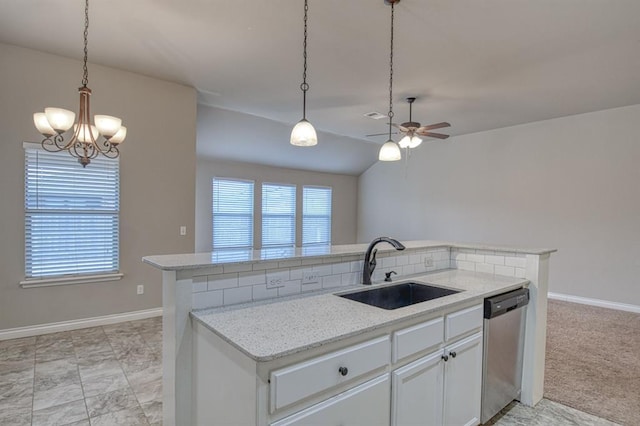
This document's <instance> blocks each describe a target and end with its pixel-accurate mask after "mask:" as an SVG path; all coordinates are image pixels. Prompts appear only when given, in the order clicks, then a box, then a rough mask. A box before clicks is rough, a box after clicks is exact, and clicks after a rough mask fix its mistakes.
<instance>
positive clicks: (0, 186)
mask: <svg viewBox="0 0 640 426" xmlns="http://www.w3.org/2000/svg"><path fill="white" fill-rule="evenodd" d="M81 77H82V63H81V62H80V61H76V60H71V59H67V58H63V57H60V56H55V55H50V54H45V53H41V52H38V51H35V50H29V49H23V48H19V47H15V46H9V45H4V44H0V93H2V97H1V99H0V128H1V129H2V136H3V138H2V155H1V156H0V200H1V202H0V228H1V229H2V235H1V238H0V330H4V329H10V328H16V327H26V326H31V325H36V324H44V323H55V322H61V321H69V320H77V319H82V318H89V317H97V316H103V315H111V314H117V313H124V312H131V311H138V310H144V309H151V308H157V307H160V306H161V305H162V286H161V274H160V272H159V271H157V270H155V269H154V268H151V267H149V266H148V265H143V263H142V257H143V256H146V255H152V254H169V253H186V252H193V247H194V233H193V230H194V216H195V211H194V205H195V191H194V188H195V142H196V93H195V91H194V90H193V89H192V88H189V87H186V86H182V85H178V84H175V83H170V82H166V81H162V80H158V79H153V78H150V77H145V76H142V75H138V74H133V73H130V72H126V71H120V70H116V69H113V68H106V67H102V66H98V65H94V64H89V87H90V88H91V89H92V91H93V96H92V98H91V109H92V111H91V112H92V114H109V115H115V116H118V117H121V118H122V119H123V123H124V124H125V125H126V126H127V129H128V134H127V139H126V140H125V142H124V143H123V145H122V148H121V157H120V187H121V195H120V204H121V209H120V269H121V272H123V273H124V278H123V279H122V280H120V281H111V282H101V283H93V284H76V285H65V286H56V287H44V288H33V289H22V288H20V287H19V285H18V283H19V282H20V281H21V280H23V279H24V150H23V148H22V142H23V141H30V142H39V141H40V140H41V139H42V137H41V136H40V135H39V134H38V132H37V131H36V129H35V127H34V126H33V119H32V115H33V113H34V112H38V111H42V110H43V109H44V108H45V107H46V106H59V107H63V108H67V109H70V110H72V111H75V112H76V113H77V109H78V93H77V88H78V87H79V86H80V80H81ZM89 167H90V166H89ZM180 225H186V226H187V229H188V235H187V236H186V237H181V236H180V235H179V227H180ZM138 284H144V286H145V293H144V294H143V295H140V296H137V295H136V286H137V285H138Z"/></svg>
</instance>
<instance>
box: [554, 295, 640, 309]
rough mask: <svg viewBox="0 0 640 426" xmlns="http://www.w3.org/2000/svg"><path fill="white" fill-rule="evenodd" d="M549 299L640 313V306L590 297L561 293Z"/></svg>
mask: <svg viewBox="0 0 640 426" xmlns="http://www.w3.org/2000/svg"><path fill="white" fill-rule="evenodd" d="M548 297H549V299H555V300H562V301H564V302H573V303H580V304H581V305H591V306H599V307H601V308H609V309H617V310H618V311H627V312H635V313H640V306H637V305H629V304H627V303H618V302H610V301H608V300H601V299H590V298H588V297H580V296H572V295H570V294H560V293H549V294H548Z"/></svg>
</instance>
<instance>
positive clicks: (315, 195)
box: [302, 186, 331, 246]
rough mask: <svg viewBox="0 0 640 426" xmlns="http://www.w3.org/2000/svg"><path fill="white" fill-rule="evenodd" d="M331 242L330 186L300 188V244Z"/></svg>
mask: <svg viewBox="0 0 640 426" xmlns="http://www.w3.org/2000/svg"><path fill="white" fill-rule="evenodd" d="M313 244H331V188H328V187H318V186H305V187H303V188H302V245H303V246H308V245H313Z"/></svg>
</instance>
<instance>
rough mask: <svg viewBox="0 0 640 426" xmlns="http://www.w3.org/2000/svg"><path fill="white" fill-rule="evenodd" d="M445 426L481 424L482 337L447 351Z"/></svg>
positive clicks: (465, 340) (451, 347)
mask: <svg viewBox="0 0 640 426" xmlns="http://www.w3.org/2000/svg"><path fill="white" fill-rule="evenodd" d="M445 356H447V357H448V360H447V362H445V363H444V364H445V366H444V377H445V379H444V424H445V425H447V426H472V425H478V424H480V403H481V394H480V393H481V389H482V333H477V334H474V335H473V336H470V337H468V338H466V339H464V340H461V341H460V342H458V343H455V344H453V345H450V346H447V347H446V348H445Z"/></svg>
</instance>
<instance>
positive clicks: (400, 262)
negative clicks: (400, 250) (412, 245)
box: [396, 254, 409, 266]
mask: <svg viewBox="0 0 640 426" xmlns="http://www.w3.org/2000/svg"><path fill="white" fill-rule="evenodd" d="M408 264H409V256H408V255H406V254H404V255H402V256H396V266H404V265H408Z"/></svg>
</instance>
